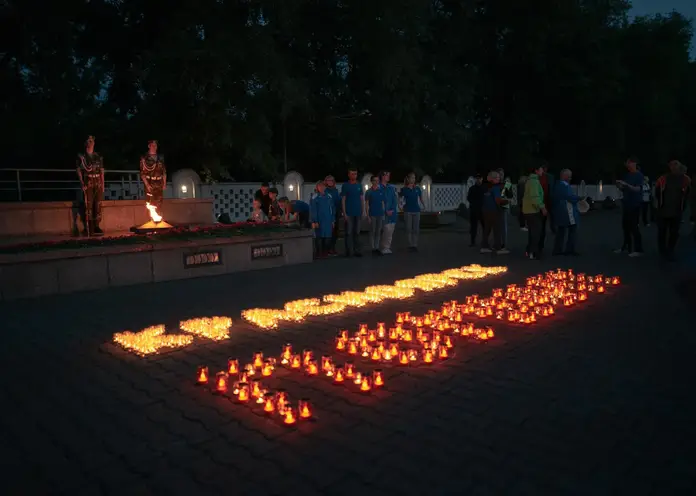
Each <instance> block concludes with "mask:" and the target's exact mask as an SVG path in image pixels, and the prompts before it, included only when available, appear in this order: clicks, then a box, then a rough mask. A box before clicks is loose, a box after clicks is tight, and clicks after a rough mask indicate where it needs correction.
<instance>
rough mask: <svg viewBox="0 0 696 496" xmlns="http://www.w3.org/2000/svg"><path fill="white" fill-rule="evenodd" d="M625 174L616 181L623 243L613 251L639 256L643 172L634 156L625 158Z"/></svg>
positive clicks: (640, 251) (641, 250)
mask: <svg viewBox="0 0 696 496" xmlns="http://www.w3.org/2000/svg"><path fill="white" fill-rule="evenodd" d="M626 170H627V173H626V176H624V178H623V180H619V181H616V185H617V186H618V187H619V189H620V190H621V191H622V192H623V200H622V201H621V206H622V209H623V211H622V213H621V227H622V228H623V244H622V245H621V248H620V249H618V250H614V253H628V256H629V257H639V256H641V255H642V254H643V239H642V237H641V235H640V205H641V203H642V201H643V196H642V190H643V173H642V172H640V171H639V170H638V161H637V160H636V159H635V158H629V159H628V160H626Z"/></svg>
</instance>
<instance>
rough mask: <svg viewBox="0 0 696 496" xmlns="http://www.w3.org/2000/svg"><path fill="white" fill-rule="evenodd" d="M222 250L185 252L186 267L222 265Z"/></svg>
mask: <svg viewBox="0 0 696 496" xmlns="http://www.w3.org/2000/svg"><path fill="white" fill-rule="evenodd" d="M221 264H222V252H219V251H206V252H202V253H184V268H185V269H193V268H195V267H206V266H209V265H221Z"/></svg>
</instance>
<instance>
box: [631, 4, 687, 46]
mask: <svg viewBox="0 0 696 496" xmlns="http://www.w3.org/2000/svg"><path fill="white" fill-rule="evenodd" d="M631 3H632V4H633V10H632V11H631V13H632V14H633V15H648V14H667V13H669V12H671V11H673V10H676V11H677V12H679V13H680V14H683V15H684V16H686V17H690V18H691V20H692V22H693V21H696V1H695V0H631ZM691 53H692V54H693V55H696V44H695V43H694V42H693V41H692V42H691Z"/></svg>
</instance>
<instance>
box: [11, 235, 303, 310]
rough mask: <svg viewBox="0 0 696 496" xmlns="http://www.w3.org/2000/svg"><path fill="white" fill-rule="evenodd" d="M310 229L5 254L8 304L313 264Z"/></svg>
mask: <svg viewBox="0 0 696 496" xmlns="http://www.w3.org/2000/svg"><path fill="white" fill-rule="evenodd" d="M312 255H313V237H312V231H311V230H302V231H294V232H288V233H279V234H274V235H271V236H239V237H234V238H227V239H210V240H201V241H199V242H191V241H183V242H171V243H164V242H163V243H155V244H150V245H133V246H127V247H124V246H118V247H108V246H103V247H98V248H83V249H79V250H55V251H49V252H35V253H26V254H12V255H0V298H1V299H2V300H3V301H6V300H15V299H19V298H32V297H37V296H43V295H51V294H65V293H73V292H76V291H88V290H97V289H104V288H110V287H118V286H128V285H133V284H144V283H153V282H161V281H171V280H175V279H190V278H195V277H206V276H217V275H222V274H229V273H232V272H242V271H246V270H256V269H267V268H272V267H280V266H283V265H294V264H300V263H308V262H311V261H312Z"/></svg>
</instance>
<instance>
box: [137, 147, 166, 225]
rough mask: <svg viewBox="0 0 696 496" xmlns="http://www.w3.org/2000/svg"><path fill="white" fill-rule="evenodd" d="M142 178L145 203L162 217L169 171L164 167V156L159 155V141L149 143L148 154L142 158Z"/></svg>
mask: <svg viewBox="0 0 696 496" xmlns="http://www.w3.org/2000/svg"><path fill="white" fill-rule="evenodd" d="M140 178H141V179H142V181H143V185H144V186H145V201H146V202H147V203H149V204H150V205H152V206H154V207H155V208H157V213H158V214H159V215H162V200H163V197H164V188H165V187H166V185H167V169H166V168H165V167H164V156H162V155H160V154H158V153H157V140H150V141H148V142H147V154H146V155H143V156H142V157H140Z"/></svg>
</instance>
